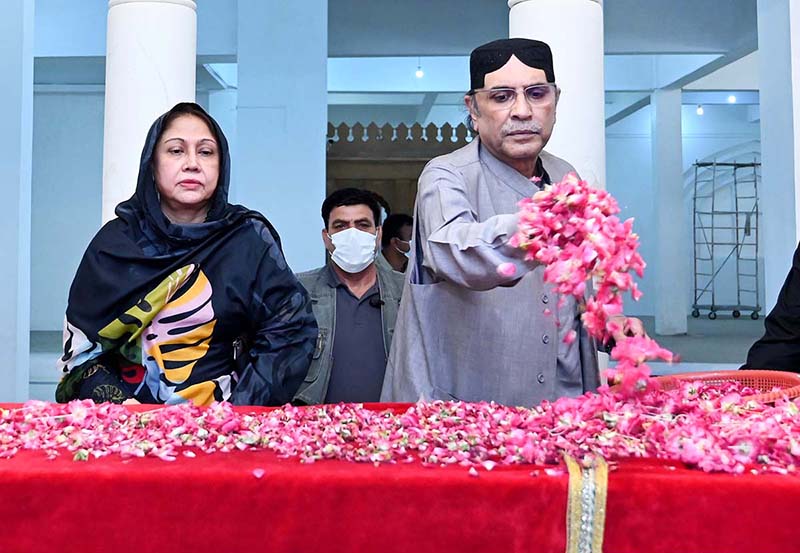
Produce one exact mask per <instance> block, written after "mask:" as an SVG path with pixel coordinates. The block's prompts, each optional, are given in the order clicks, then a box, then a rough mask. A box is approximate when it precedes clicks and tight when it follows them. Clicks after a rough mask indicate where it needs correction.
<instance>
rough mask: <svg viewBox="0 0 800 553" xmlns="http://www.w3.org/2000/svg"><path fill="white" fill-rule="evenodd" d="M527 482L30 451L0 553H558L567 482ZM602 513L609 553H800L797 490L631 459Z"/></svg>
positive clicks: (4, 504)
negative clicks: (81, 458) (77, 457)
mask: <svg viewBox="0 0 800 553" xmlns="http://www.w3.org/2000/svg"><path fill="white" fill-rule="evenodd" d="M533 468H534V467H530V466H524V467H510V468H502V467H497V468H495V469H494V470H493V471H491V472H487V471H485V470H483V469H480V470H479V474H480V475H479V476H478V477H473V476H470V475H469V473H468V470H467V469H465V468H463V467H446V468H438V467H437V468H425V467H422V466H421V465H419V464H417V463H414V464H402V465H382V466H379V467H375V466H372V465H366V464H355V463H347V462H339V461H323V462H317V463H314V464H310V465H304V464H301V463H299V462H298V461H297V460H296V459H278V458H276V456H275V455H274V454H272V453H270V452H265V451H259V452H235V453H228V454H224V453H217V454H213V455H206V454H203V453H198V455H197V457H196V458H194V459H192V458H185V457H182V458H180V459H179V460H177V461H175V462H171V463H170V462H165V461H161V460H158V459H134V460H122V459H120V458H119V457H116V456H110V457H106V458H102V459H92V460H89V461H87V462H74V461H72V460H71V458H70V457H69V456H62V457H60V458H58V459H56V460H53V461H49V460H47V459H46V458H45V457H44V454H43V453H41V452H22V453H20V454H18V455H17V456H16V457H14V458H12V459H5V460H0V552H3V553H11V552H26V553H27V552H31V551H54V552H55V551H57V552H71V551H76V552H78V551H79V552H81V553H89V552H95V551H96V552H103V553H108V552H111V553H126V552H132V553H142V552H147V551H153V552H159V553H161V552H166V551H192V552H197V553H202V552H215V553H217V552H219V551H237V552H238V551H271V552H283V551H287V552H289V551H292V552H295V551H297V552H301V551H302V552H305V551H326V552H334V551H342V552H344V551H381V552H394V551H397V552H408V551H431V552H433V551H459V552H467V551H476V552H492V551H498V552H516V551H519V552H522V551H526V552H529V551H542V552H551V551H552V552H559V553H560V552H563V551H564V550H565V548H566V530H565V527H566V524H565V517H566V511H565V510H566V503H567V476H566V475H563V476H546V475H544V474H542V475H540V476H536V477H534V476H531V471H532V470H533ZM254 469H263V470H264V474H263V476H262V477H261V478H257V477H256V476H255V475H254V474H253V470H254ZM607 507H608V508H607V519H606V531H605V546H604V551H606V552H607V553H626V552H631V553H633V552H636V553H642V552H649V553H661V552H664V553H667V552H669V553H673V552H680V553H691V552H695V551H696V552H703V553H710V552H726V553H736V552H740V551H741V552H747V553H752V552H759V553H770V552H776V553H777V552H781V553H785V552H787V551H794V550H797V549H798V546H797V543H798V538H797V536H794V532H793V529H794V525H795V524H796V520H797V518H798V514H800V478H797V477H791V476H778V475H759V476H754V475H743V476H732V475H724V474H705V473H702V472H699V471H694V470H687V469H685V468H681V467H672V468H670V467H668V466H666V465H665V464H664V463H660V462H658V463H656V462H647V461H628V462H623V463H620V464H619V465H618V467H617V468H616V470H613V471H612V472H611V474H610V477H609V491H608V506H607Z"/></svg>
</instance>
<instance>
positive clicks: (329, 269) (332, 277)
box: [324, 261, 344, 288]
mask: <svg viewBox="0 0 800 553" xmlns="http://www.w3.org/2000/svg"><path fill="white" fill-rule="evenodd" d="M324 281H325V284H327V285H328V286H330V287H331V288H336V287H337V286H344V283H343V282H342V281H341V279H340V278H339V275H337V274H336V270H335V269H334V268H333V261H328V263H327V265H326V266H325V272H324Z"/></svg>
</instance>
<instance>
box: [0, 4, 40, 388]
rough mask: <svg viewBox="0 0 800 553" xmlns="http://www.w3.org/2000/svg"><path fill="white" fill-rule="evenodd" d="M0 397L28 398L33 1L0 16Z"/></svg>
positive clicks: (5, 6)
mask: <svg viewBox="0 0 800 553" xmlns="http://www.w3.org/2000/svg"><path fill="white" fill-rule="evenodd" d="M0 36H2V37H3V41H2V43H0V74H2V75H3V86H2V87H0V121H2V122H3V132H1V133H0V152H2V154H0V190H1V191H2V196H3V205H4V206H5V208H6V209H5V210H4V212H3V216H2V217H0V236H2V240H0V259H2V262H0V320H2V324H0V351H2V352H3V361H2V362H0V401H25V400H26V399H28V374H29V371H30V368H29V366H30V353H29V352H30V347H29V343H30V303H31V302H30V268H31V155H32V148H33V142H32V130H33V2H32V1H31V0H10V1H8V2H5V3H4V4H3V16H2V17H0Z"/></svg>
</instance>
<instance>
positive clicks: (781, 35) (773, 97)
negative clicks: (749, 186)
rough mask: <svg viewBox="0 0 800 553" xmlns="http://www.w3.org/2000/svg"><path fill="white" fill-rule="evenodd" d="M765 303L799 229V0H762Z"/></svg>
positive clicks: (771, 300)
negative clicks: (797, 0)
mask: <svg viewBox="0 0 800 553" xmlns="http://www.w3.org/2000/svg"><path fill="white" fill-rule="evenodd" d="M758 47H759V52H758V54H759V55H758V58H759V60H760V63H761V70H760V71H759V80H760V102H761V163H762V165H761V187H760V189H759V196H760V198H759V204H760V209H761V213H762V214H763V217H761V218H760V222H761V223H762V229H763V230H762V233H761V238H762V239H761V241H760V244H761V246H762V251H761V252H760V253H761V255H762V256H763V258H764V288H765V290H764V296H765V303H766V305H765V306H764V307H765V309H766V311H767V312H768V311H769V310H771V309H772V307H773V306H774V305H775V301H776V300H777V298H778V292H779V291H780V289H781V286H782V285H783V281H784V280H785V278H786V274H787V272H788V271H789V267H791V264H792V254H793V252H794V249H795V248H796V247H797V242H798V239H799V238H800V231H799V230H798V224H797V222H798V220H800V215H798V214H799V213H800V193H798V191H800V157H798V156H800V3H798V2H796V0H758Z"/></svg>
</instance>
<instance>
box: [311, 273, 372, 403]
mask: <svg viewBox="0 0 800 553" xmlns="http://www.w3.org/2000/svg"><path fill="white" fill-rule="evenodd" d="M327 273H328V274H327V279H328V285H329V286H334V287H335V288H336V323H335V324H336V327H335V328H336V340H334V342H333V359H332V366H331V376H330V381H329V383H328V393H327V395H326V396H325V403H339V402H345V403H359V402H370V401H378V400H379V399H380V395H381V386H382V385H383V375H384V372H385V370H386V350H385V348H384V345H383V325H382V324H381V298H380V292H379V290H378V282H377V280H376V282H375V284H374V285H373V286H372V288H370V289H369V290H367V292H365V293H364V295H363V296H361V297H360V298H357V297H355V295H353V293H352V292H351V291H350V290H349V289H348V288H347V285H345V284H344V283H342V282H341V281H340V280H339V278H338V277H337V275H336V273H335V272H334V270H333V268H332V267H330V265H329V266H328V271H327Z"/></svg>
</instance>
